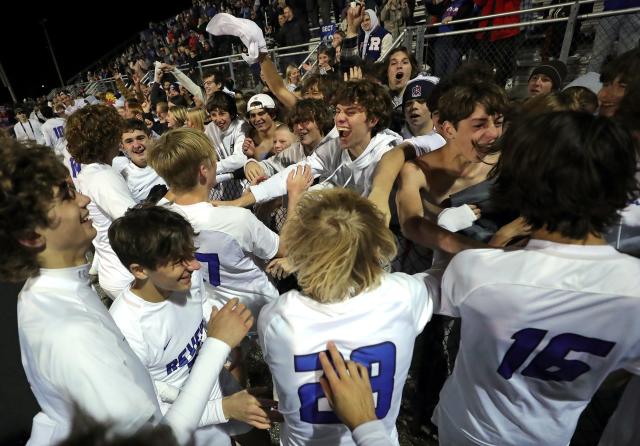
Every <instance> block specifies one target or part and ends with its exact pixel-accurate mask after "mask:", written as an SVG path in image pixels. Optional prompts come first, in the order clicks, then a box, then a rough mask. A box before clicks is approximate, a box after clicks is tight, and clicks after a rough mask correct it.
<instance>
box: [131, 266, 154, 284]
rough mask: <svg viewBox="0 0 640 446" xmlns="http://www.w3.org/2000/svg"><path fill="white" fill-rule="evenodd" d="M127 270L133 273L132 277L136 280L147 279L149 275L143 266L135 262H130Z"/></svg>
mask: <svg viewBox="0 0 640 446" xmlns="http://www.w3.org/2000/svg"><path fill="white" fill-rule="evenodd" d="M129 271H131V274H133V277H135V278H136V279H137V280H147V279H148V278H149V275H148V274H147V272H146V271H145V268H144V267H143V266H142V265H139V264H137V263H132V264H131V265H129Z"/></svg>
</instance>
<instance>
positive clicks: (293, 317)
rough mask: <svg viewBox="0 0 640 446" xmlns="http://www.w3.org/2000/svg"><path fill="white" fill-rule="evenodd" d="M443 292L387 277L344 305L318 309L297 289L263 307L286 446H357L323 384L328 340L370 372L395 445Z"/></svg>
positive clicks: (264, 341) (425, 283)
mask: <svg viewBox="0 0 640 446" xmlns="http://www.w3.org/2000/svg"><path fill="white" fill-rule="evenodd" d="M439 287H440V280H439V278H436V277H433V276H430V275H426V274H423V275H420V276H417V277H412V276H409V275H407V274H404V273H393V274H387V273H385V274H384V275H383V276H382V280H381V283H380V286H378V287H377V288H375V289H374V290H371V291H368V292H364V293H362V294H360V295H358V296H355V297H353V298H351V299H347V300H345V301H343V302H339V303H333V304H321V303H319V302H316V301H314V300H312V299H310V298H309V297H306V296H304V295H303V294H301V293H300V292H298V291H295V290H294V291H289V292H288V293H285V294H283V295H282V296H280V298H279V299H278V300H276V301H274V302H272V303H270V304H269V305H267V306H265V307H264V308H263V310H262V312H261V313H260V317H259V318H258V335H259V338H260V346H261V347H262V352H263V354H264V359H265V361H266V363H267V364H268V365H269V368H270V369H271V374H272V375H273V381H274V385H275V389H276V391H277V394H278V397H279V398H280V401H279V405H278V407H279V411H280V412H281V413H282V414H283V416H284V418H285V423H284V424H282V433H281V441H282V444H283V445H284V446H289V445H309V446H314V445H317V446H320V445H337V444H340V445H354V444H355V443H354V442H353V440H352V439H351V434H350V433H349V430H348V429H347V428H346V426H345V425H344V424H342V423H341V422H340V421H339V420H338V418H337V417H336V415H335V414H334V413H333V411H332V410H331V409H330V408H329V405H328V402H327V400H326V398H325V397H324V394H323V391H322V388H321V387H320V384H319V383H318V379H319V378H320V376H322V368H321V366H320V362H319V359H318V353H319V352H321V351H325V350H326V344H327V342H328V341H335V343H336V346H337V347H338V349H339V350H340V352H341V353H342V354H343V356H344V357H345V358H349V359H351V360H354V361H358V362H360V363H362V364H364V365H366V366H368V368H369V374H370V376H371V378H370V379H371V387H372V390H373V392H374V400H375V402H376V415H377V416H378V418H379V419H381V420H382V422H383V423H384V426H385V429H386V431H387V433H388V434H389V436H390V437H391V439H392V440H393V442H394V444H398V434H397V431H396V428H395V422H396V418H397V416H398V412H399V410H400V402H401V399H402V388H403V387H404V382H405V380H406V378H407V372H408V371H409V365H410V364H411V356H412V354H413V344H414V341H415V338H416V336H417V335H418V334H419V333H420V332H421V331H422V329H423V328H424V326H425V324H426V323H427V321H428V320H429V319H430V318H431V313H432V309H433V304H432V298H438V294H439Z"/></svg>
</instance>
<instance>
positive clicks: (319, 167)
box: [251, 129, 402, 203]
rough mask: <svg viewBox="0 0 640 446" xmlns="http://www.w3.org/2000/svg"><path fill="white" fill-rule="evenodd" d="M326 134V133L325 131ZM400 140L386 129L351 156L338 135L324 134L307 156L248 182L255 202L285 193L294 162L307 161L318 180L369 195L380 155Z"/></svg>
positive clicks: (399, 137)
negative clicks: (342, 146) (358, 152)
mask: <svg viewBox="0 0 640 446" xmlns="http://www.w3.org/2000/svg"><path fill="white" fill-rule="evenodd" d="M327 136H329V135H327ZM401 142H402V137H401V136H400V135H398V134H397V133H395V132H393V131H391V130H389V129H385V130H382V131H380V132H378V134H377V135H376V136H374V137H373V138H371V141H370V142H369V145H368V146H367V147H366V149H365V150H364V152H362V154H361V155H360V156H359V157H358V158H356V159H355V160H352V159H351V157H350V156H349V152H348V150H345V149H342V148H341V147H340V142H339V140H338V137H337V135H335V136H333V137H330V138H325V139H324V140H323V141H322V142H321V143H320V145H319V146H318V147H317V148H316V150H315V152H313V153H312V154H311V155H309V156H308V157H307V158H306V160H303V161H301V162H299V163H297V164H293V165H291V166H289V167H287V168H286V169H285V170H283V171H282V172H279V173H277V174H276V175H274V176H272V177H271V178H269V179H268V180H266V181H264V182H262V183H260V184H258V185H255V186H251V192H252V193H253V196H254V197H255V199H256V203H262V202H264V201H268V200H271V199H273V198H276V197H281V196H283V195H286V194H287V177H288V176H289V172H291V170H293V169H295V168H296V167H297V166H304V165H309V166H310V167H311V171H312V174H313V177H314V178H319V180H320V183H323V184H325V185H333V186H337V187H348V188H349V189H353V190H354V191H356V192H358V193H359V194H360V195H362V196H367V195H369V192H370V191H371V181H372V180H373V172H374V171H375V168H376V165H377V164H378V161H380V158H382V155H384V154H385V153H386V152H388V151H389V150H391V149H392V148H393V147H394V146H396V145H398V144H400V143H401Z"/></svg>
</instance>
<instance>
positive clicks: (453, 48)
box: [425, 0, 473, 78]
mask: <svg viewBox="0 0 640 446" xmlns="http://www.w3.org/2000/svg"><path fill="white" fill-rule="evenodd" d="M425 6H426V8H427V12H428V13H429V14H431V15H433V16H435V17H437V19H436V20H437V21H439V22H442V25H440V26H439V27H438V32H439V33H446V32H450V31H457V30H460V29H464V28H465V26H464V25H462V26H460V25H458V26H454V25H450V24H449V22H451V21H455V20H460V19H465V18H468V17H471V15H472V14H473V0H445V1H441V0H426V1H425ZM468 40H469V39H468V35H461V36H442V37H438V38H436V39H435V42H434V48H435V70H434V74H435V75H436V76H438V77H440V78H442V77H444V76H446V75H448V74H451V73H453V72H454V71H455V70H456V68H458V65H459V64H460V58H461V57H462V54H464V52H465V51H466V49H467V47H468Z"/></svg>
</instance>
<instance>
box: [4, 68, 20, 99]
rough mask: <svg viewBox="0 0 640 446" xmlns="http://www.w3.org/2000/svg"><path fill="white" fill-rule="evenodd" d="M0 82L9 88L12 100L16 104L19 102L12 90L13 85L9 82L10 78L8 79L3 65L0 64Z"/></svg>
mask: <svg viewBox="0 0 640 446" xmlns="http://www.w3.org/2000/svg"><path fill="white" fill-rule="evenodd" d="M0 81H2V84H3V85H4V86H5V87H7V89H8V90H9V94H10V95H11V99H13V102H14V103H17V102H18V99H17V98H16V94H15V93H14V92H13V88H11V83H10V82H9V78H8V77H7V73H5V72H4V67H3V66H2V63H1V62H0Z"/></svg>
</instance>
